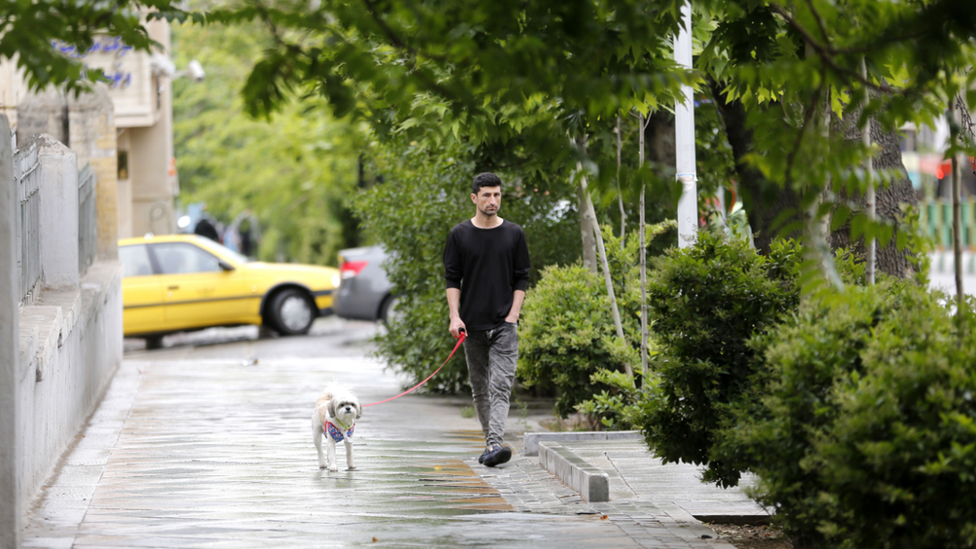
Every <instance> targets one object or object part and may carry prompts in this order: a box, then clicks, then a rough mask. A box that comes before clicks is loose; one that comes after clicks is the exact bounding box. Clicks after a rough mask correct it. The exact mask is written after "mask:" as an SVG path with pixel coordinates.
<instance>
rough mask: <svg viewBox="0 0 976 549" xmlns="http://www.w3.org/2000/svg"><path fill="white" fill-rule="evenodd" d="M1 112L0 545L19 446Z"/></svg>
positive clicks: (7, 547)
mask: <svg viewBox="0 0 976 549" xmlns="http://www.w3.org/2000/svg"><path fill="white" fill-rule="evenodd" d="M13 165H14V164H13V150H12V149H11V142H10V127H9V126H8V125H7V117H6V116H3V115H0V549H16V548H17V547H19V546H20V517H21V512H20V502H19V498H20V460H19V459H18V458H17V451H18V449H19V448H20V446H21V445H20V433H19V432H18V425H19V422H18V421H17V410H18V408H19V407H18V403H19V401H20V399H19V398H18V396H17V395H18V392H19V391H18V389H19V387H20V383H19V382H18V378H19V376H18V373H19V369H18V367H17V358H18V357H19V353H17V352H16V349H17V346H18V334H19V320H20V314H19V312H18V307H19V303H20V280H18V278H17V258H18V257H20V250H18V249H17V209H18V198H17V188H16V186H15V184H14V168H13Z"/></svg>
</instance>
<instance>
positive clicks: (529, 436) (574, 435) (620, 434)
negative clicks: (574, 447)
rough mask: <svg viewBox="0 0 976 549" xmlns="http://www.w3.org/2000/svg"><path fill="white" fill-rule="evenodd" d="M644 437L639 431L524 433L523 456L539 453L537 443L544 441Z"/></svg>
mask: <svg viewBox="0 0 976 549" xmlns="http://www.w3.org/2000/svg"><path fill="white" fill-rule="evenodd" d="M643 438H644V437H643V436H642V435H641V434H640V431H574V432H568V431H567V432H563V433H560V432H551V433H541V432H540V433H525V442H524V451H523V453H522V454H523V455H525V456H537V455H539V443H541V442H544V441H553V442H565V441H580V440H586V441H600V440H641V439H643Z"/></svg>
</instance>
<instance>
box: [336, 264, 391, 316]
mask: <svg viewBox="0 0 976 549" xmlns="http://www.w3.org/2000/svg"><path fill="white" fill-rule="evenodd" d="M386 258H387V254H386V252H385V251H384V250H383V248H382V247H380V246H367V247H364V248H350V249H348V250H342V251H341V252H339V272H340V273H341V276H342V284H341V285H340V286H339V291H338V292H336V296H335V305H334V307H335V312H336V315H337V316H339V317H341V318H349V319H354V320H381V321H383V322H387V321H389V319H390V318H391V317H392V316H393V314H394V313H395V310H396V304H397V301H398V298H397V296H395V295H394V294H393V286H392V284H390V280H389V279H388V278H387V277H386V270H384V269H383V262H384V261H386Z"/></svg>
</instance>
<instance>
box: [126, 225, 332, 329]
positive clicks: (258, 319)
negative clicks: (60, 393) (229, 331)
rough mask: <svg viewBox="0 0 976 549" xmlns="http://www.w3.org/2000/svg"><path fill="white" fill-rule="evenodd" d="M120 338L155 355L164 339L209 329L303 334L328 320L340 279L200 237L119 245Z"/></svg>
mask: <svg viewBox="0 0 976 549" xmlns="http://www.w3.org/2000/svg"><path fill="white" fill-rule="evenodd" d="M119 260H120V261H121V262H122V264H123V266H124V268H125V270H124V274H123V279H122V303H123V314H122V318H123V332H124V333H125V335H126V336H127V337H128V336H134V337H143V338H146V341H147V346H148V347H150V348H154V347H159V345H160V344H161V342H162V336H163V335H165V334H168V333H173V332H178V331H187V330H198V329H203V328H209V327H213V326H240V325H245V324H257V325H264V326H267V327H268V328H271V329H273V330H275V331H277V332H278V333H280V334H283V335H296V334H305V333H307V332H308V330H309V328H310V327H311V326H312V322H313V321H314V320H315V319H316V318H317V317H319V316H323V315H328V314H332V298H333V294H334V292H335V290H336V288H337V287H338V286H339V282H340V277H339V271H338V270H337V269H333V268H330V267H318V266H313V265H296V264H289V263H263V262H259V261H251V260H250V259H248V258H247V257H244V256H243V255H241V254H239V253H237V252H234V251H231V250H229V249H227V248H225V247H224V246H222V245H220V244H218V243H216V242H214V241H212V240H210V239H208V238H204V237H201V236H198V235H168V236H155V237H153V236H147V237H145V238H128V239H124V240H120V241H119Z"/></svg>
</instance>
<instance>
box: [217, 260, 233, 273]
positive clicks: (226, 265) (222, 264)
mask: <svg viewBox="0 0 976 549" xmlns="http://www.w3.org/2000/svg"><path fill="white" fill-rule="evenodd" d="M217 265H220V268H221V269H223V270H224V271H233V270H234V266H233V265H231V264H230V263H227V262H226V261H224V260H223V259H221V260H219V261H217Z"/></svg>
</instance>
